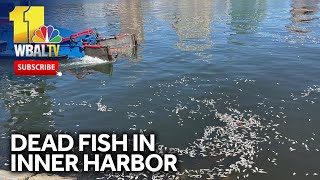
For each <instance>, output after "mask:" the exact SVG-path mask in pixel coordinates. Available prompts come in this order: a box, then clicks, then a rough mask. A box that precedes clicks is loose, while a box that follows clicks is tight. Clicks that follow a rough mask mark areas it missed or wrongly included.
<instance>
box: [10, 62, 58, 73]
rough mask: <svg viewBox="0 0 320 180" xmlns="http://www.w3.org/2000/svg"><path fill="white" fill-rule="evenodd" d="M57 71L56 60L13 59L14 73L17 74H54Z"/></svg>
mask: <svg viewBox="0 0 320 180" xmlns="http://www.w3.org/2000/svg"><path fill="white" fill-rule="evenodd" d="M58 71H59V62H58V61H37V60H27V61H15V62H14V74H15V75H17V76H55V75H57V72H58Z"/></svg>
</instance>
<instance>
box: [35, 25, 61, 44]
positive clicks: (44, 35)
mask: <svg viewBox="0 0 320 180" xmlns="http://www.w3.org/2000/svg"><path fill="white" fill-rule="evenodd" d="M32 41H33V42H34V43H60V42H61V41H62V37H61V36H60V32H59V30H58V29H55V28H54V27H53V26H51V25H49V26H41V27H40V28H39V29H37V30H35V31H34V36H33V37H32Z"/></svg>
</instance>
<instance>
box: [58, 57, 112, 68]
mask: <svg viewBox="0 0 320 180" xmlns="http://www.w3.org/2000/svg"><path fill="white" fill-rule="evenodd" d="M105 63H110V61H107V60H103V59H100V58H98V57H92V56H84V57H82V58H77V59H72V60H70V63H67V64H64V65H62V66H65V67H69V66H92V65H98V64H105Z"/></svg>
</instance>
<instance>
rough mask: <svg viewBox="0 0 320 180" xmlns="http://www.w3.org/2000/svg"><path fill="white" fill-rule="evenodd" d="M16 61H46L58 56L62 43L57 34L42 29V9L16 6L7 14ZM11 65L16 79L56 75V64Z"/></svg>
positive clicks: (56, 31)
mask: <svg viewBox="0 0 320 180" xmlns="http://www.w3.org/2000/svg"><path fill="white" fill-rule="evenodd" d="M9 16H10V21H13V41H14V50H15V54H16V57H17V58H20V57H24V58H37V59H39V58H40V59H41V58H46V59H47V58H50V57H58V56H59V48H60V45H59V43H60V42H61V41H62V37H61V36H60V32H59V30H57V29H55V28H54V27H53V26H51V25H49V26H45V25H44V7H43V6H16V7H15V8H14V10H13V11H12V12H10V15H9ZM30 60H32V59H30ZM30 60H27V61H15V63H14V70H15V74H16V75H56V74H57V72H58V62H57V61H41V60H40V61H39V60H34V61H30Z"/></svg>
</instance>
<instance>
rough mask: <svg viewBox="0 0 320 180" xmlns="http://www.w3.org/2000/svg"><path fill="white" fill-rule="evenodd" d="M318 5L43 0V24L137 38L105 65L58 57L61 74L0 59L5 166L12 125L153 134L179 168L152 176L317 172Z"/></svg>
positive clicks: (261, 0) (271, 0)
mask: <svg viewBox="0 0 320 180" xmlns="http://www.w3.org/2000/svg"><path fill="white" fill-rule="evenodd" d="M319 7H320V1H319V0H308V1H303V0H281V1H279V0H201V1H200V0H90V1H86V0H69V1H64V0H57V1H50V2H47V5H46V9H45V11H46V18H47V19H46V24H51V25H54V26H58V27H59V26H60V27H64V28H67V29H71V30H74V31H81V30H85V29H88V28H92V27H95V28H97V30H98V32H99V34H100V35H101V36H110V35H116V34H121V33H135V34H136V35H137V39H138V43H139V46H138V48H137V53H136V54H135V55H134V56H131V57H124V58H118V59H117V60H116V61H115V62H114V63H112V64H110V63H106V62H105V61H103V60H101V59H99V58H94V57H89V56H86V57H84V58H82V59H73V60H71V61H68V62H62V63H61V64H60V69H61V71H62V76H57V77H17V76H14V73H13V67H12V63H10V62H7V61H5V60H3V61H1V63H0V75H1V76H0V135H1V139H0V143H1V147H0V162H1V167H2V168H8V163H9V162H8V159H9V156H8V147H9V145H10V144H9V141H10V139H9V137H10V134H11V133H14V132H23V133H31V132H32V133H33V132H40V133H53V132H55V133H57V132H60V133H69V134H79V133H81V132H86V133H87V132H91V133H95V132H118V133H120V132H123V133H130V132H143V133H151V132H152V133H155V134H156V135H157V141H158V145H159V148H160V149H165V150H169V151H170V152H173V153H175V154H177V155H178V158H179V160H180V161H179V172H178V173H174V172H173V173H167V174H166V173H162V172H160V173H156V174H154V175H153V177H154V178H159V179H162V178H163V179H171V178H177V179H178V178H179V179H207V178H209V179H210V178H211V179H213V178H214V179H226V180H233V179H251V180H255V179H260V180H270V179H277V180H282V179H292V180H301V179H319V178H320V177H319V176H318V174H320V165H319V161H320V152H319V150H320V129H319V127H320V79H319V78H320V61H319V60H320V20H319V17H320V12H319ZM48 17H50V18H48ZM142 174H143V173H140V174H125V175H123V176H125V177H126V178H132V177H135V176H139V177H144V176H143V175H142ZM119 176H120V175H117V174H103V173H100V174H99V176H97V175H95V176H94V177H99V178H103V177H104V178H107V177H111V178H117V177H119Z"/></svg>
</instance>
